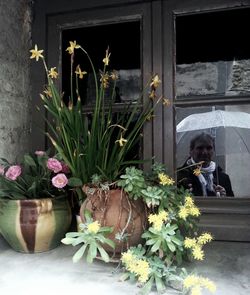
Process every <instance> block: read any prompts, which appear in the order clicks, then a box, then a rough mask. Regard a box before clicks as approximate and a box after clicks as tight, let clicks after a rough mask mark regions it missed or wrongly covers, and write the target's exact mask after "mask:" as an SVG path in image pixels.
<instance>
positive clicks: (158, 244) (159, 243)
mask: <svg viewBox="0 0 250 295" xmlns="http://www.w3.org/2000/svg"><path fill="white" fill-rule="evenodd" d="M160 245H161V240H158V241H157V242H156V243H155V244H154V246H153V247H152V248H151V249H150V250H151V251H152V252H156V251H157V250H159V248H160Z"/></svg>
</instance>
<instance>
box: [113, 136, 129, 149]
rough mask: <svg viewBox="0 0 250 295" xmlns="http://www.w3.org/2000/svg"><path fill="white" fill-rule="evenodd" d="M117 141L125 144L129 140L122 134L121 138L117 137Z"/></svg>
mask: <svg viewBox="0 0 250 295" xmlns="http://www.w3.org/2000/svg"><path fill="white" fill-rule="evenodd" d="M115 142H118V143H119V145H120V146H123V145H124V144H125V143H126V142H127V139H124V138H123V137H122V135H121V137H120V139H117V140H116V141H115Z"/></svg>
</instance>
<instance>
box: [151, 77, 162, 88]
mask: <svg viewBox="0 0 250 295" xmlns="http://www.w3.org/2000/svg"><path fill="white" fill-rule="evenodd" d="M160 83H161V80H160V78H159V76H158V75H155V76H154V77H153V78H152V82H151V83H150V86H151V87H154V88H157V87H158V86H159V85H160Z"/></svg>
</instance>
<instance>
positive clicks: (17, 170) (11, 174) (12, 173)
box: [5, 165, 22, 180]
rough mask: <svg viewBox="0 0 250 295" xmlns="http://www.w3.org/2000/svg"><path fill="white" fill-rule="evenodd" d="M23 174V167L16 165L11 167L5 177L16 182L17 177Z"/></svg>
mask: <svg viewBox="0 0 250 295" xmlns="http://www.w3.org/2000/svg"><path fill="white" fill-rule="evenodd" d="M21 173H22V169H21V166H18V165H15V166H10V167H9V169H8V170H7V171H6V173H5V176H6V178H8V179H10V180H16V179H17V177H18V176H19V175H20V174H21Z"/></svg>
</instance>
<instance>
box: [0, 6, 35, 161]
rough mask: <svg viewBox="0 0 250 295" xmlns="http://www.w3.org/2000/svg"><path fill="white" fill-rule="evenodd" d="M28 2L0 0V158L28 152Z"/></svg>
mask: <svg viewBox="0 0 250 295" xmlns="http://www.w3.org/2000/svg"><path fill="white" fill-rule="evenodd" d="M31 3H32V2H31V1H30V0H1V1H0V65H1V66H0V157H5V158H7V159H8V160H10V161H13V160H15V158H16V157H19V156H20V155H22V154H23V153H25V152H26V151H28V150H29V149H30V133H31V132H30V129H31V122H30V120H31V119H30V118H31V116H30V113H31V95H30V92H31V91H30V88H31V86H30V74H29V73H30V69H29V65H30V61H29V55H30V53H29V49H30V47H31Z"/></svg>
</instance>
